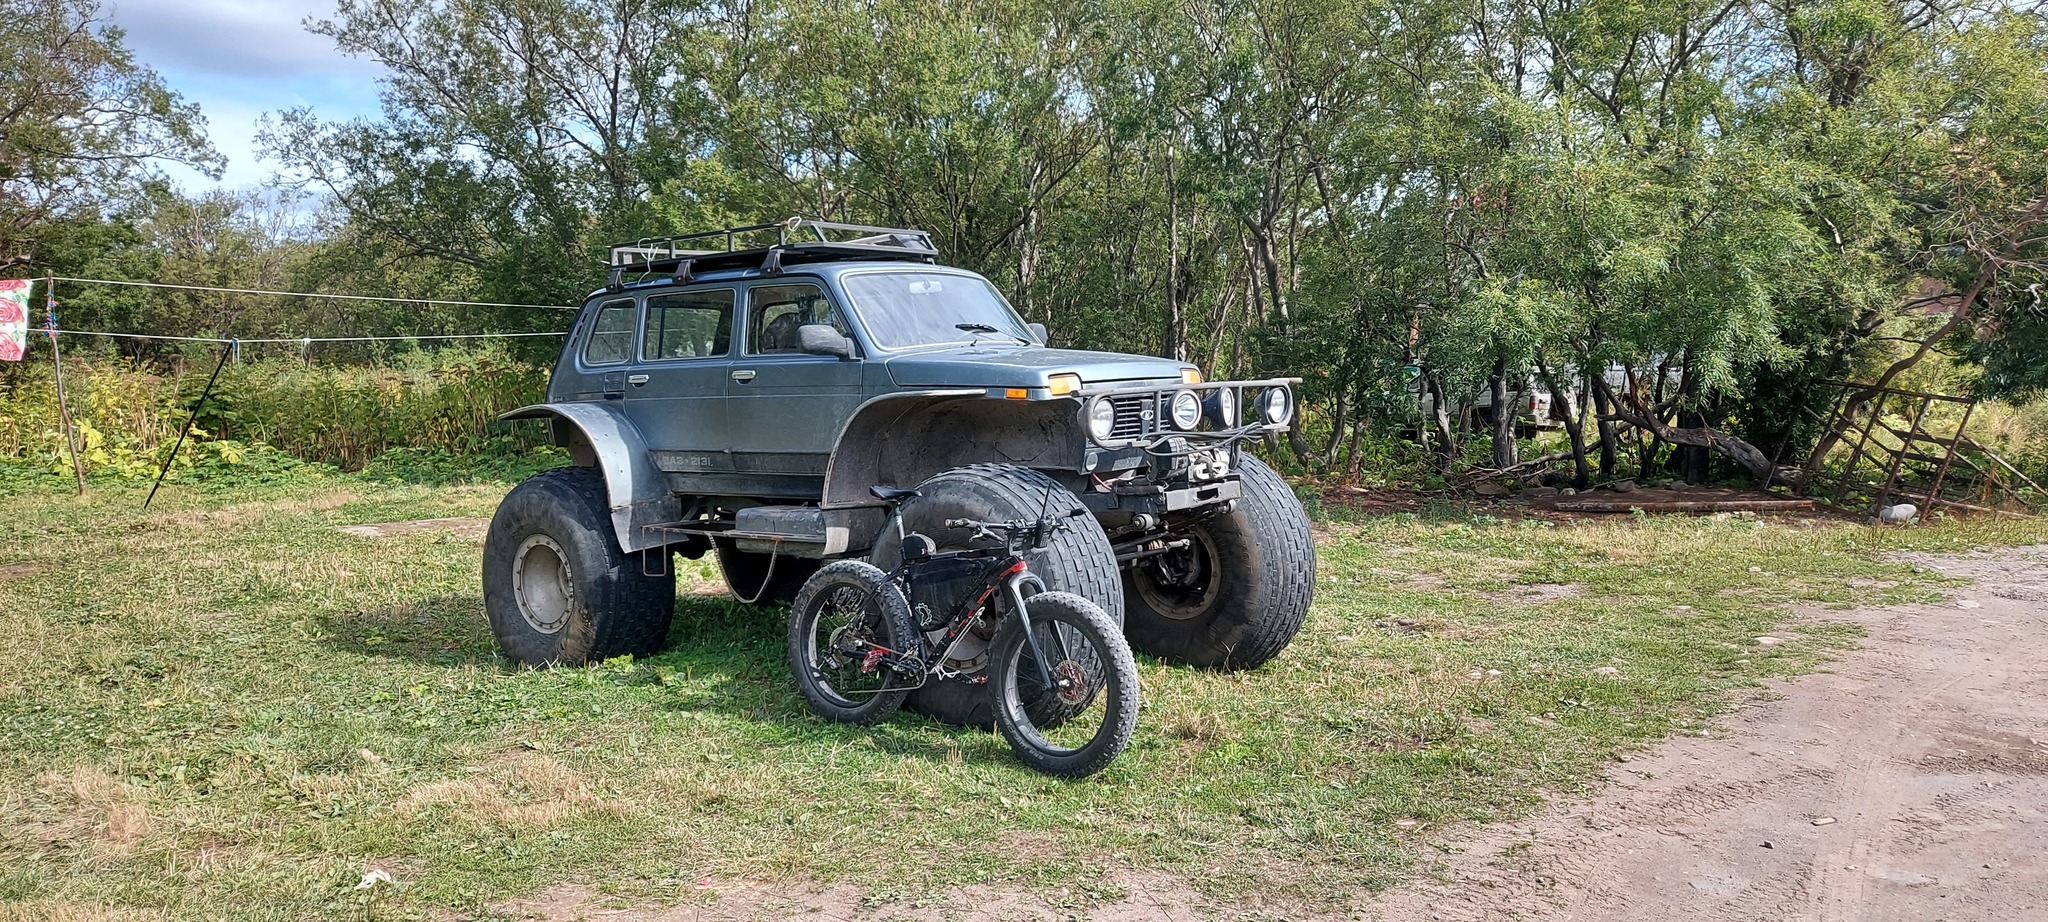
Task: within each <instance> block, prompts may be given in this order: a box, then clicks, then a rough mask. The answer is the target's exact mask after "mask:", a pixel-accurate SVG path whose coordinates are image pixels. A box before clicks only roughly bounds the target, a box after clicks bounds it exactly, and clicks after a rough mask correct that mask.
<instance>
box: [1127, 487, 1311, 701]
mask: <svg viewBox="0 0 2048 922" xmlns="http://www.w3.org/2000/svg"><path fill="white" fill-rule="evenodd" d="M1238 475H1239V478H1240V482H1241V484H1242V486H1243V494H1242V495H1241V496H1239V497H1238V499H1237V504H1236V506H1235V508H1233V509H1232V510H1231V511H1230V512H1227V513H1223V514H1221V515H1215V516H1211V517H1209V518H1206V519H1202V520H1199V521H1197V522H1196V523H1195V524H1193V525H1191V526H1189V527H1188V528H1186V529H1182V530H1178V531H1175V532H1173V537H1175V538H1187V539H1190V541H1191V545H1190V546H1189V547H1188V548H1186V549H1185V550H1181V551H1176V552H1172V553H1168V554H1165V555H1161V556H1159V557H1154V558H1149V559H1145V560H1140V561H1138V562H1137V563H1136V564H1134V565H1133V566H1132V567H1131V569H1129V570H1128V571H1126V572H1125V573H1124V589H1125V593H1124V605H1125V609H1124V610H1125V612H1126V617H1125V620H1124V635H1125V636H1127V637H1129V638H1130V641H1131V646H1132V647H1134V648H1136V649H1137V650H1139V651H1140V652H1144V653H1149V654H1151V655H1153V656H1157V657H1159V658H1161V659H1166V660H1172V661H1174V662H1180V663H1187V664H1190V665H1195V666H1207V667H1212V668H1217V669H1252V668H1255V667H1257V666H1259V665H1260V664H1262V663H1264V662H1265V661H1267V660H1269V659H1272V658H1273V657H1274V656H1276V655H1278V654H1279V653H1280V651H1281V650H1283V649H1286V647H1287V644H1288V643H1289V642H1291V641H1292V640H1294V635H1295V632H1297V631H1299V630H1301V623H1302V620H1303V619H1304V618H1306V617H1308V609H1309V604H1310V602H1311V601H1312V600H1313V598H1314V595H1315V585H1316V549H1315V538H1314V536H1313V535H1312V534H1311V533H1310V531H1309V523H1308V513H1307V512H1306V511H1304V510H1303V509H1302V508H1301V500H1299V499H1297V498H1296V497H1295V495H1294V491H1293V490H1292V489H1290V488H1289V487H1288V485H1287V481H1285V480H1283V479H1281V477H1280V474H1279V473H1278V472H1276V471H1274V470H1273V469H1272V468H1270V467H1267V466H1266V464H1265V462H1262V461H1260V460H1259V459H1257V458H1254V457H1251V456H1249V455H1247V456H1245V457H1244V458H1243V460H1242V461H1241V462H1240V464H1239V466H1238Z"/></svg>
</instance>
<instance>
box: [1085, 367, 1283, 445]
mask: <svg viewBox="0 0 2048 922" xmlns="http://www.w3.org/2000/svg"><path fill="white" fill-rule="evenodd" d="M1300 383H1301V379H1300V378H1267V379H1264V380H1259V381H1216V382H1211V383H1206V384H1163V385H1162V384H1141V385H1132V386H1125V387H1104V388H1087V389H1083V390H1082V391H1081V392H1080V393H1079V394H1076V395H1075V396H1077V397H1079V398H1080V399H1081V410H1080V412H1081V431H1082V432H1084V433H1087V435H1088V441H1089V443H1090V444H1092V445H1093V446H1095V447H1096V448H1099V449H1106V450H1111V451H1115V450H1119V449H1128V448H1138V449H1142V450H1143V451H1145V452H1146V453H1148V454H1155V455H1157V454H1169V455H1179V454H1187V453H1189V452H1192V451H1201V450H1208V449H1213V448H1218V447H1223V446H1228V445H1233V444H1236V443H1237V442H1241V441H1244V440H1246V439H1254V438H1259V437H1261V436H1264V435H1265V434H1266V433H1268V432H1280V431H1284V430H1285V429H1286V428H1287V426H1288V424H1289V423H1291V422H1293V418H1294V414H1295V413H1296V412H1298V410H1299V407H1298V405H1297V404H1296V403H1295V400H1294V389H1293V385H1296V384H1300ZM1274 388H1279V389H1280V390H1281V391H1282V392H1283V393H1285V394H1286V395H1287V407H1288V412H1287V416H1286V417H1285V418H1283V419H1281V420H1280V421H1279V422H1268V421H1267V420H1266V419H1265V417H1264V415H1263V414H1261V413H1260V412H1259V410H1258V408H1259V407H1260V406H1261V405H1262V402H1263V401H1262V398H1263V397H1264V395H1265V394H1266V392H1268V391H1270V390H1272V389H1274ZM1183 391H1188V392H1192V393H1193V394H1194V395H1195V396H1196V398H1198V399H1200V400H1202V401H1203V404H1204V406H1205V407H1206V406H1207V405H1208V404H1209V403H1210V401H1211V399H1212V397H1213V395H1215V394H1216V393H1218V392H1228V393H1229V395H1230V396H1231V397H1232V398H1233V399H1235V401H1236V406H1237V408H1238V420H1239V422H1240V425H1237V426H1233V427H1229V428H1221V427H1217V428H1211V427H1212V426H1214V422H1215V421H1214V420H1213V419H1211V418H1210V414H1208V413H1207V412H1204V413H1203V418H1202V421H1201V422H1200V423H1199V424H1197V426H1196V427H1195V428H1194V429H1180V428H1176V427H1175V426H1174V425H1173V422H1172V415H1173V414H1172V402H1173V398H1174V396H1175V395H1176V394H1179V393H1181V392H1183ZM1099 402H1107V403H1108V404H1109V405H1110V406H1111V407H1112V408H1113V409H1114V413H1115V415H1114V419H1115V422H1114V423H1113V424H1112V425H1111V427H1110V431H1109V434H1108V435H1107V436H1104V435H1101V434H1098V433H1097V432H1096V431H1095V430H1094V429H1092V428H1091V427H1090V426H1089V419H1090V415H1091V413H1092V412H1093V410H1094V408H1095V406H1096V404H1097V403H1099ZM1247 415H1250V416H1255V417H1257V421H1256V422H1247V421H1246V416H1247Z"/></svg>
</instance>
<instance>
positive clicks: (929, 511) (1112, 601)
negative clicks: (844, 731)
mask: <svg viewBox="0 0 2048 922" xmlns="http://www.w3.org/2000/svg"><path fill="white" fill-rule="evenodd" d="M917 489H918V491H919V492H921V493H922V494H924V495H922V496H919V497H916V498H914V499H910V500H906V501H905V502H904V503H903V505H902V506H901V507H900V508H901V511H902V515H903V526H904V528H905V529H907V530H908V531H911V532H917V533H921V534H924V535H926V536H928V537H930V538H931V539H932V540H933V541H934V542H936V543H937V544H938V546H939V548H940V549H941V550H956V549H959V548H964V547H967V546H968V537H969V533H968V532H966V531H963V530H959V529H950V528H947V527H945V522H946V520H947V519H975V520H978V521H983V522H990V521H1010V520H1014V519H1034V518H1037V517H1038V514H1039V510H1041V509H1047V510H1050V511H1051V512H1054V513H1059V512H1065V511H1067V510H1070V509H1075V508H1078V507H1080V505H1081V501H1080V500H1079V499H1077V498H1075V496H1074V494H1073V493H1072V492H1070V491H1068V490H1067V488H1065V487H1062V486H1060V484H1059V482H1058V481H1056V480H1053V479H1052V478H1051V477H1047V476H1046V475H1044V474H1042V473H1039V472H1038V471H1034V470H1032V469H1030V468H1025V467H1016V466H1014V465H1008V464H977V465H973V466H971V467H958V468H954V469H952V470H949V471H943V472H941V473H938V474H935V475H933V476H932V477H931V478H930V479H929V480H926V481H925V482H924V483H921V484H918V487H917ZM1063 521H1065V522H1067V523H1068V525H1069V527H1068V528H1066V529H1065V530H1063V531H1061V532H1059V533H1058V534H1056V535H1054V536H1053V539H1052V543H1051V544H1050V545H1048V546H1046V547H1045V548H1042V549H1039V550H1033V551H1030V552H1028V553H1027V554H1025V558H1026V559H1027V560H1029V561H1030V563H1031V572H1032V573H1034V574H1036V575H1037V576H1038V578H1039V579H1041V580H1044V581H1045V588H1046V589H1047V590H1049V591H1058V592H1071V593H1073V594H1075V595H1078V596H1080V597H1082V598H1084V599H1087V600H1089V601H1091V602H1094V603H1095V604H1097V605H1099V606H1101V607H1102V608H1103V609H1104V610H1105V611H1106V612H1107V614H1108V615H1109V617H1110V620H1112V621H1114V622H1117V623H1122V621H1123V589H1122V587H1121V586H1120V585H1119V584H1118V582H1117V570H1116V552H1115V551H1113V550H1111V549H1110V546H1109V538H1108V537H1107V536H1106V535H1104V534H1103V533H1102V526H1101V525H1099V524H1097V523H1096V521H1095V519H1094V518H1093V517H1090V516H1085V515H1084V516H1079V517H1076V518H1071V519H1065V520H1063ZM870 554H871V555H872V556H871V559H872V560H873V561H874V563H875V565H876V566H878V567H881V568H882V569H884V570H894V569H895V568H896V566H897V565H898V564H899V563H900V562H901V560H902V548H901V547H900V544H899V541H898V539H897V537H896V530H895V527H894V525H893V523H892V524H891V525H888V526H885V527H884V528H883V530H882V533H881V534H880V535H877V536H876V537H875V547H874V550H873V551H871V552H870ZM938 590H939V587H929V588H928V587H919V589H918V590H917V591H914V592H912V594H911V598H910V603H911V605H912V606H913V607H915V606H918V605H924V606H926V607H927V608H928V609H929V610H930V611H931V612H933V613H934V615H937V616H943V615H944V614H946V613H948V611H949V607H948V603H949V602H951V601H953V600H950V599H946V598H943V597H942V596H940V595H938V594H936V593H937V592H938ZM995 627H996V625H992V624H991V625H984V626H983V627H982V628H981V633H980V636H977V637H970V638H968V639H967V640H965V641H964V642H963V643H962V648H961V651H959V652H962V653H972V654H973V656H971V657H969V656H959V657H956V659H957V660H958V662H956V663H955V664H954V665H955V667H956V668H959V669H960V671H961V672H962V673H964V674H963V675H960V676H958V677H955V678H951V679H944V680H941V679H938V678H936V677H933V678H931V679H928V680H926V682H925V685H924V687H923V688H920V689H918V690H916V691H914V692H911V693H910V699H909V701H908V702H907V704H908V705H909V707H910V709H911V710H913V711H916V712H918V713H920V714H923V715H925V716H927V717H930V718H932V719H933V720H937V721H940V722H942V723H949V724H957V725H960V726H969V727H981V728H983V729H986V728H989V727H992V726H994V725H995V712H994V711H993V710H991V709H990V706H989V696H988V685H987V673H986V672H985V671H984V668H985V667H986V664H987V656H986V651H987V644H988V643H989V642H990V641H992V640H993V639H994V638H993V635H994V628H995ZM939 652H940V651H937V650H934V651H932V654H933V655H937V654H938V653H939Z"/></svg>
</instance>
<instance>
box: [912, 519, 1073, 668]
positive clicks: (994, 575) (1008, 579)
mask: <svg viewBox="0 0 2048 922" xmlns="http://www.w3.org/2000/svg"><path fill="white" fill-rule="evenodd" d="M974 558H1000V559H997V561H996V563H995V564H994V565H992V566H990V567H989V568H988V569H987V570H986V571H984V579H983V580H982V581H981V584H980V585H979V586H978V587H976V589H975V590H974V591H972V592H969V593H967V595H966V596H964V597H963V598H961V600H960V601H959V602H958V603H957V604H955V606H954V608H953V612H952V614H950V615H948V616H947V618H946V624H947V625H948V626H947V628H946V633H945V636H943V637H941V638H940V639H939V641H938V642H937V643H936V644H935V645H934V646H935V648H936V650H937V655H935V656H933V657H932V661H931V664H930V665H926V664H925V663H923V662H921V661H920V662H918V663H917V669H918V671H919V673H921V674H920V676H919V679H918V684H919V686H920V687H921V686H922V685H923V682H924V676H925V675H929V674H930V673H933V672H937V671H938V668H939V664H940V663H943V662H945V661H946V654H947V653H949V652H951V651H952V649H953V647H954V645H955V644H958V643H959V642H960V638H961V637H962V636H963V635H965V634H966V633H967V632H968V631H969V630H970V629H972V628H973V627H974V625H975V622H977V621H979V620H980V618H981V613H982V612H984V611H986V610H987V608H988V603H989V600H990V598H991V597H993V596H994V595H995V594H996V591H997V590H998V589H1000V590H1002V591H1003V593H1004V595H1005V599H1004V601H1006V602H1008V603H1009V604H1010V608H1011V610H1012V611H1013V612H1014V613H1015V615H1016V617H1017V618H1019V619H1021V624H1020V627H1022V629H1023V630H1024V643H1025V646H1026V647H1028V648H1029V649H1030V650H1031V660H1032V662H1034V663H1036V664H1037V665H1038V678H1039V681H1040V682H1042V683H1044V684H1045V685H1046V686H1050V685H1051V684H1052V669H1051V667H1049V666H1047V665H1046V663H1045V657H1044V656H1043V655H1042V654H1041V653H1040V652H1039V649H1038V638H1037V637H1036V636H1034V635H1033V634H1032V633H1031V615H1030V614H1029V612H1027V611H1026V609H1025V607H1024V599H1025V594H1024V589H1025V587H1027V586H1029V587H1031V588H1032V589H1033V590H1034V591H1033V592H1032V594H1033V595H1036V594H1038V593H1040V592H1044V591H1045V581H1044V580H1041V579H1039V578H1038V575H1037V574H1035V573H1033V572H1031V564H1030V563H1029V562H1028V561H1026V560H1025V559H1024V556H1023V555H1022V554H1021V553H1018V552H1017V551H1016V550H1015V549H1014V548H1013V547H1004V548H994V547H989V548H969V549H967V550H962V551H946V552H942V553H936V554H932V555H930V556H928V557H924V558H922V559H918V560H905V561H904V562H903V563H902V565H900V566H898V567H897V568H896V571H895V572H894V573H891V574H889V578H890V579H891V580H892V581H894V582H895V583H896V584H897V585H900V586H902V587H904V589H905V590H906V592H905V594H906V595H908V594H909V593H908V590H909V589H910V588H911V587H914V586H916V585H917V576H918V572H919V571H920V570H923V569H926V568H928V567H930V566H931V565H933V564H935V563H940V562H944V561H948V560H960V559H974ZM903 665H908V664H904V663H901V662H900V661H899V663H898V664H897V669H898V671H899V672H900V671H904V670H903V669H902V668H901V667H902V666H903Z"/></svg>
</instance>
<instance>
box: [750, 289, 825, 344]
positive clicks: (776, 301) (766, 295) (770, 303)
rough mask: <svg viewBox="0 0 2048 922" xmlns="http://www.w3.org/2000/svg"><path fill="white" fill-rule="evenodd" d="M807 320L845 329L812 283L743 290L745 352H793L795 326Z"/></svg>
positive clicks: (822, 294) (821, 291)
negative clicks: (744, 292) (745, 291)
mask: <svg viewBox="0 0 2048 922" xmlns="http://www.w3.org/2000/svg"><path fill="white" fill-rule="evenodd" d="M807 323H823V324H830V325H831V326H832V328H833V329H835V330H838V331H839V332H840V333H841V334H845V333H846V332H847V329H846V323H845V321H843V320H840V319H839V312H838V311H835V310H833V309H832V302H831V301H830V300H828V299H827V298H826V297H825V290H824V289H822V288H819V287H818V286H816V285H812V284H809V283H807V282H798V283H794V284H789V285H756V286H754V287H753V288H751V289H749V290H748V291H747V354H748V355H773V354H775V353H779V352H780V353H786V352H796V351H797V342H796V330H797V327H800V326H803V325H804V324H807Z"/></svg>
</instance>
